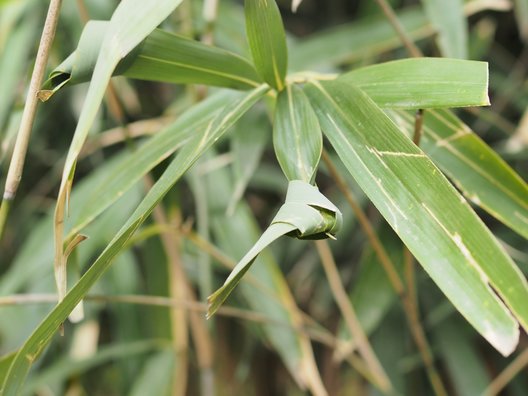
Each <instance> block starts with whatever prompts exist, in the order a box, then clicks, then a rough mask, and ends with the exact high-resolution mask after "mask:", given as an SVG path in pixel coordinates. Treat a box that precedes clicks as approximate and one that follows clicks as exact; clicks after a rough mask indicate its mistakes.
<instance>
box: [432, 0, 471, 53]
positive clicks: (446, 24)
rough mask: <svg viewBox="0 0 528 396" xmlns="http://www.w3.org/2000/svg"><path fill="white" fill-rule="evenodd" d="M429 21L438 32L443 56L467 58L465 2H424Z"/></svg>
mask: <svg viewBox="0 0 528 396" xmlns="http://www.w3.org/2000/svg"><path fill="white" fill-rule="evenodd" d="M422 3H423V5H424V7H425V11H426V13H427V16H428V17H429V20H430V21H431V23H432V24H433V26H434V27H435V29H436V30H437V32H438V44H439V46H440V50H441V51H442V55H444V56H445V57H448V58H461V59H466V58H467V47H468V44H467V41H468V39H467V30H468V27H467V21H466V17H465V16H464V1H463V0H422Z"/></svg>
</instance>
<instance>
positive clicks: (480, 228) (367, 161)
mask: <svg viewBox="0 0 528 396" xmlns="http://www.w3.org/2000/svg"><path fill="white" fill-rule="evenodd" d="M307 93H308V96H309V98H310V100H311V102H312V105H313V106H314V109H315V111H316V113H317V115H318V117H319V122H320V123H321V126H322V128H323V131H324V133H325V135H326V136H327V137H328V139H329V140H330V143H331V144H332V146H333V147H334V149H335V150H336V152H337V154H338V155H339V157H340V158H341V160H342V161H343V163H344V164H345V166H346V167H347V169H348V171H349V172H350V173H351V175H353V176H354V178H355V179H356V181H357V182H358V184H359V185H360V186H361V187H362V189H363V190H364V191H365V193H366V194H367V195H368V196H369V198H370V199H371V201H372V202H373V203H374V204H375V205H376V207H377V208H378V210H379V211H380V212H381V214H382V215H383V216H384V217H385V219H386V220H387V221H388V222H389V224H390V225H391V226H392V228H393V229H394V230H395V231H396V233H397V234H398V235H399V236H400V238H401V239H402V240H403V241H404V243H405V244H406V245H407V246H408V248H409V249H410V250H411V252H412V253H413V254H414V256H415V257H416V258H417V259H418V261H419V262H420V264H421V265H422V266H423V267H424V269H425V270H426V272H427V273H428V274H429V275H430V276H431V278H432V279H433V280H434V281H435V283H436V284H437V285H438V287H439V288H440V289H441V290H442V291H443V292H444V294H445V295H446V296H447V297H448V298H449V299H450V300H451V302H452V303H453V304H454V305H455V306H456V308H457V309H458V310H459V311H460V312H461V313H462V315H463V316H464V317H465V318H466V319H467V320H468V321H469V322H470V323H471V324H472V325H473V326H474V327H475V328H476V329H477V331H478V332H479V333H480V334H481V335H482V336H483V337H484V338H485V339H486V340H488V342H489V343H490V344H492V345H493V346H494V347H495V348H496V349H497V350H498V351H499V352H501V353H502V354H504V355H508V354H510V353H511V352H512V351H513V350H514V349H515V346H516V344H517V341H518V337H519V330H518V328H517V321H516V320H515V319H517V320H518V321H519V322H520V323H521V324H522V325H523V327H525V328H528V306H527V304H526V303H525V302H526V300H527V299H528V286H527V283H526V279H525V278H524V277H523V275H522V274H521V273H520V271H519V269H518V268H517V267H516V266H515V264H514V263H513V261H512V260H511V258H510V257H509V256H508V255H507V254H506V253H505V252H504V250H503V248H502V247H501V246H500V245H499V243H498V242H497V240H496V239H495V238H494V237H493V235H492V234H491V233H490V231H489V230H488V229H487V228H486V227H485V226H484V224H483V223H482V221H481V220H480V219H479V218H478V217H477V216H476V214H475V213H474V212H473V211H472V209H471V207H470V206H469V205H468V204H467V202H466V201H465V200H464V199H463V198H462V197H461V196H460V195H459V194H458V193H457V191H456V190H455V189H454V188H453V187H452V186H451V184H450V183H449V182H448V181H447V179H446V178H445V177H443V176H442V174H441V172H440V171H439V170H438V169H437V168H436V167H435V166H434V165H433V163H432V162H431V161H430V160H429V159H428V158H427V156H426V155H425V154H424V153H423V152H422V151H421V150H420V149H419V148H417V147H416V146H415V145H414V144H413V143H412V142H411V141H410V140H409V139H408V138H407V137H406V136H404V135H403V134H402V133H401V132H400V130H399V129H398V128H397V126H396V125H395V124H394V123H393V122H392V121H391V120H390V119H389V118H388V117H387V116H386V115H385V113H383V111H382V110H381V109H380V108H379V107H378V106H377V105H376V104H375V103H374V102H373V101H372V100H371V99H370V98H369V97H368V96H367V95H366V94H365V93H364V92H362V91H361V90H360V89H358V88H356V87H353V86H352V85H348V86H344V85H343V84H340V83H337V82H321V83H317V82H314V83H311V84H309V85H308V86H307ZM491 287H493V289H494V290H495V291H496V292H497V294H499V295H500V297H501V299H502V300H501V299H499V298H498V297H497V295H495V293H494V291H493V290H492V288H491ZM503 301H504V303H503ZM505 305H507V307H508V308H509V309H510V310H511V312H512V313H513V315H514V316H515V319H514V318H513V317H512V315H511V314H510V312H509V311H508V308H506V306H505Z"/></svg>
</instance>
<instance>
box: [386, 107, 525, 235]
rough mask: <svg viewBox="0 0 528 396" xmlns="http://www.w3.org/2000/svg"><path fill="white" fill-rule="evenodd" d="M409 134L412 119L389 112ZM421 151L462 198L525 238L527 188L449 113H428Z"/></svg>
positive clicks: (517, 176)
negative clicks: (460, 192) (437, 167)
mask: <svg viewBox="0 0 528 396" xmlns="http://www.w3.org/2000/svg"><path fill="white" fill-rule="evenodd" d="M390 115H391V117H392V118H393V119H394V120H395V121H396V122H397V123H398V124H399V125H402V127H404V128H405V129H406V130H407V131H408V132H409V133H412V131H413V129H414V115H412V114H410V113H408V112H404V111H398V112H392V113H390ZM423 130H424V134H423V137H422V140H421V142H420V147H421V148H422V149H423V150H424V151H425V152H426V153H427V155H429V156H430V157H431V159H432V160H433V161H434V162H435V163H436V164H437V165H438V166H439V167H440V168H441V169H442V171H443V172H444V173H446V174H447V175H448V176H449V178H450V179H451V180H452V181H453V182H454V183H455V185H456V186H457V187H458V188H459V189H460V190H461V191H462V193H463V194H464V196H465V197H466V198H467V199H468V200H470V201H471V202H473V203H474V204H475V205H478V206H480V207H481V208H483V209H484V210H486V211H487V212H488V213H489V214H491V215H492V216H494V217H495V218H497V219H498V220H500V221H502V222H503V223H504V224H506V225H507V226H509V227H511V229H512V230H514V231H516V232H518V233H519V234H520V235H522V236H524V237H525V238H528V200H527V199H526V197H528V185H527V184H526V182H525V181H524V180H523V179H522V178H521V177H520V176H519V175H518V174H517V173H515V171H514V170H513V169H511V168H510V166H508V164H507V163H506V162H504V160H503V159H502V158H500V157H499V156H498V155H497V153H495V151H493V150H492V149H491V148H490V147H489V146H488V145H486V143H485V142H483V141H482V140H481V139H480V138H479V137H478V136H477V135H476V134H475V133H473V131H472V130H471V129H470V128H469V127H468V126H467V125H465V124H464V123H463V122H462V121H461V120H460V119H458V118H457V117H456V116H455V115H454V114H453V113H451V112H450V111H449V110H429V111H427V112H426V113H425V117H424V128H423Z"/></svg>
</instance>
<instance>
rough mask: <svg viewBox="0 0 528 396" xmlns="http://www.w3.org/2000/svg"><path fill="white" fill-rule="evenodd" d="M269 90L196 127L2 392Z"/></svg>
mask: <svg viewBox="0 0 528 396" xmlns="http://www.w3.org/2000/svg"><path fill="white" fill-rule="evenodd" d="M267 91H268V87H266V86H262V87H259V88H257V89H255V90H253V91H250V92H249V93H247V94H245V95H243V96H242V97H241V98H240V99H238V100H237V101H235V102H233V103H230V104H229V105H227V106H226V108H225V109H224V111H222V112H221V113H219V114H218V115H217V116H216V117H215V118H214V119H213V120H212V121H211V122H210V123H209V124H208V125H207V126H206V127H205V128H203V129H202V130H200V131H196V133H195V135H194V136H193V139H192V140H190V141H189V142H188V144H187V145H185V147H183V149H182V150H181V151H180V152H179V153H178V155H177V156H176V157H175V159H174V160H173V161H172V162H171V164H170V165H169V166H168V168H167V169H166V170H165V172H164V173H163V175H162V176H161V177H160V179H159V180H158V181H157V182H156V184H155V185H154V186H153V187H152V188H151V190H150V191H149V193H148V194H147V196H146V197H145V198H144V199H143V201H142V202H141V203H140V205H139V206H138V207H137V209H136V211H135V212H134V213H133V214H132V215H131V216H130V218H129V219H128V221H127V222H126V223H125V224H124V225H123V227H122V228H121V229H120V231H119V232H118V234H117V235H116V236H115V237H114V239H113V240H112V241H111V242H110V243H109V244H108V246H107V247H106V249H105V250H104V251H103V252H102V253H101V255H100V256H99V257H98V258H97V260H95V262H94V263H93V264H92V266H91V267H90V268H89V269H88V270H87V271H86V272H85V274H84V275H83V276H82V278H81V279H80V280H79V281H78V282H77V283H76V284H75V286H73V287H72V289H71V290H70V291H69V292H68V294H67V295H66V296H65V297H64V299H63V300H62V301H61V302H60V303H59V304H58V305H57V306H56V307H55V308H54V309H53V311H51V313H50V314H49V315H48V316H47V317H46V318H45V319H44V321H43V322H42V323H41V324H40V325H39V326H38V327H37V328H36V329H35V331H34V332H33V334H32V335H31V336H30V337H29V338H28V340H27V341H26V342H25V343H24V345H23V346H22V348H21V349H20V350H19V352H18V353H17V355H16V357H15V359H14V361H13V362H12V364H11V366H10V368H9V372H8V375H7V378H6V380H5V381H4V384H3V386H2V389H0V393H1V394H2V395H9V396H11V395H15V394H16V393H17V392H18V391H19V389H20V387H21V386H22V384H23V383H24V380H25V378H26V376H27V374H28V371H29V369H30V367H31V365H32V364H33V362H34V361H35V360H36V359H37V358H38V357H39V355H40V354H41V353H42V351H43V349H44V348H45V347H46V345H47V344H48V343H49V342H50V341H51V339H52V337H53V335H54V334H55V333H56V331H57V329H58V328H59V326H60V324H61V323H62V322H64V321H65V320H66V318H67V317H68V315H69V314H70V312H71V311H72V310H73V309H74V308H75V306H76V305H77V304H78V303H79V301H81V299H82V298H83V297H84V296H85V295H86V293H87V292H88V290H89V289H90V288H91V286H92V285H93V284H94V283H95V282H96V281H97V280H98V279H99V278H100V277H101V276H102V275H103V273H104V272H106V270H107V269H108V268H109V266H110V265H111V263H112V260H113V259H114V258H115V256H116V255H117V254H119V252H120V251H121V249H123V247H124V246H125V245H126V243H127V241H128V240H129V239H130V237H131V236H132V235H133V234H134V232H135V231H136V230H137V229H138V228H139V227H140V226H141V224H142V223H143V222H144V221H145V220H146V219H147V217H148V216H149V214H150V213H151V212H152V210H154V207H155V206H156V205H157V204H158V203H159V201H160V200H161V199H162V198H163V196H165V194H166V193H167V192H168V191H169V190H170V188H171V187H172V186H173V185H174V184H175V183H176V181H178V179H179V178H180V177H181V176H182V175H183V173H185V172H186V171H187V170H188V169H189V167H191V166H192V164H193V163H194V162H195V161H196V160H197V159H198V158H199V157H200V156H201V155H202V154H203V152H204V151H205V150H207V149H208V148H209V147H211V146H212V145H213V144H214V143H215V142H216V141H217V140H218V139H219V138H220V137H221V136H222V135H223V134H224V133H225V132H226V131H227V130H228V129H229V128H230V127H231V126H232V125H233V124H234V123H235V122H236V121H237V120H238V118H240V117H241V116H242V115H243V114H244V113H245V112H246V111H247V110H248V109H249V108H250V107H251V106H252V105H253V104H254V103H255V102H256V101H258V100H259V99H260V98H261V97H262V96H263V95H264V94H265V93H266V92H267Z"/></svg>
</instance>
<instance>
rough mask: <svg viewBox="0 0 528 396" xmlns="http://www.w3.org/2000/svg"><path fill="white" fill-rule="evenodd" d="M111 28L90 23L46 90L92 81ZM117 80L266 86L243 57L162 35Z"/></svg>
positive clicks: (131, 58)
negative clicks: (122, 77)
mask: <svg viewBox="0 0 528 396" xmlns="http://www.w3.org/2000/svg"><path fill="white" fill-rule="evenodd" d="M109 26H110V25H109V22H106V21H90V22H88V23H87V24H86V26H85V28H84V30H83V33H82V35H81V38H80V40H79V45H78V46H77V49H76V50H75V51H74V52H73V53H72V54H71V55H70V56H69V57H68V58H67V59H66V60H64V62H62V63H61V64H60V65H59V66H57V67H56V68H55V70H53V72H51V74H50V78H49V79H48V81H47V82H46V83H45V85H44V88H45V89H50V90H51V91H52V92H53V93H54V92H56V91H57V90H59V89H60V88H61V87H62V86H64V85H66V84H78V83H82V82H86V81H89V80H90V78H91V76H92V73H93V71H94V68H95V64H96V61H97V56H98V51H99V50H100V48H101V45H102V43H103V41H104V39H105V33H106V32H107V31H108V29H109ZM113 75H123V76H125V77H129V78H135V79H139V80H148V81H163V82H169V83H177V84H190V83H195V84H205V85H214V86H221V87H228V88H237V89H249V88H255V87H256V86H258V85H259V82H260V81H261V80H260V77H259V76H258V75H257V72H256V71H255V69H254V67H253V66H252V65H251V64H250V63H249V62H248V61H247V60H245V59H244V58H242V57H241V56H239V55H236V54H233V53H231V52H229V51H226V50H223V49H221V48H216V47H212V46H209V45H205V44H203V43H200V42H198V41H195V40H190V39H188V38H186V37H183V36H179V35H175V34H172V33H170V32H166V31H163V30H160V29H156V30H154V31H153V32H152V33H150V34H149V35H148V36H147V38H146V39H145V40H144V41H143V42H142V43H141V44H140V45H139V46H138V47H137V48H135V49H134V50H133V51H132V52H130V53H129V54H128V55H127V56H126V57H124V58H123V59H122V60H120V61H119V64H118V65H117V66H116V69H115V70H114V72H113ZM50 94H51V92H50V93H48V94H47V95H48V97H49V95H50Z"/></svg>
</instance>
